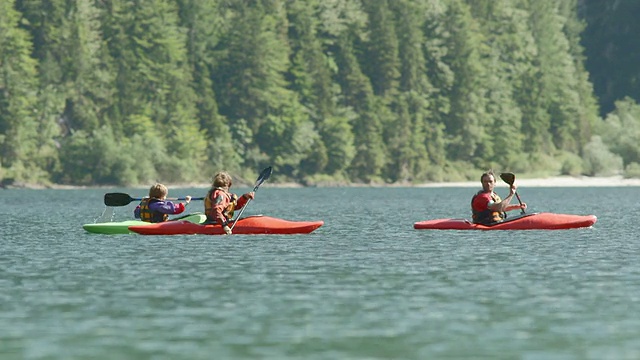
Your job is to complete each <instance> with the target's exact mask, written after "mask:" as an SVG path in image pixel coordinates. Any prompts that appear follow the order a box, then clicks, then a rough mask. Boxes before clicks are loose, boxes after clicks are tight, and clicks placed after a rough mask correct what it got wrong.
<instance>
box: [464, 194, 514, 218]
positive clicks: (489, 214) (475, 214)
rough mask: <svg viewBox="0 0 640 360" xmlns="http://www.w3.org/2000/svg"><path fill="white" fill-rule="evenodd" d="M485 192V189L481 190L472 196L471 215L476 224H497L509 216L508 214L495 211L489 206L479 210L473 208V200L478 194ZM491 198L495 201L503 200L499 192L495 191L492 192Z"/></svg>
mask: <svg viewBox="0 0 640 360" xmlns="http://www.w3.org/2000/svg"><path fill="white" fill-rule="evenodd" d="M483 192H484V190H480V191H478V192H477V193H476V194H475V195H474V196H473V198H471V211H472V214H471V217H472V219H473V222H474V223H476V224H485V225H489V224H495V223H497V222H500V221H502V220H504V219H505V218H506V217H507V216H506V215H507V214H505V213H504V212H500V211H493V210H491V209H489V208H487V209H486V210H483V211H477V210H476V209H474V208H473V201H474V200H475V199H476V196H478V195H480V194H482V193H483ZM491 200H492V201H493V202H494V203H499V202H501V201H502V199H501V198H500V196H498V194H496V193H494V192H492V193H491Z"/></svg>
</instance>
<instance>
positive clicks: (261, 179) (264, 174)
mask: <svg viewBox="0 0 640 360" xmlns="http://www.w3.org/2000/svg"><path fill="white" fill-rule="evenodd" d="M272 171H273V169H272V168H271V166H269V167H268V168H266V169H264V170H262V172H261V173H260V175H259V176H258V179H256V184H255V186H254V187H253V192H254V193H255V192H256V191H258V188H259V187H260V185H262V183H263V182H265V181H267V179H268V178H269V177H270V176H271V172H272ZM250 202H251V199H249V200H247V202H246V203H245V204H244V206H243V207H242V209H241V210H240V214H238V216H237V217H236V220H235V221H234V222H233V225H231V230H233V228H234V227H235V226H236V223H237V222H238V219H240V216H242V213H243V212H244V209H246V208H247V205H249V203H250Z"/></svg>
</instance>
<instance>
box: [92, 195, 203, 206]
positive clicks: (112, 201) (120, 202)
mask: <svg viewBox="0 0 640 360" xmlns="http://www.w3.org/2000/svg"><path fill="white" fill-rule="evenodd" d="M140 200H142V198H133V197H131V196H130V195H129V194H125V193H106V194H104V204H105V205H106V206H127V205H129V204H130V203H131V202H132V201H140ZM167 200H186V198H170V199H167ZM191 200H204V198H202V197H200V198H191Z"/></svg>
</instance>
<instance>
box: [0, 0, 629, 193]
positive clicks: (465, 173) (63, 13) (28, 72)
mask: <svg viewBox="0 0 640 360" xmlns="http://www.w3.org/2000/svg"><path fill="white" fill-rule="evenodd" d="M590 3H597V2H596V1H585V0H95V1H89V0H5V1H2V2H1V3H0V28H1V29H2V31H1V32H0V73H1V74H2V76H0V130H1V132H0V180H1V181H2V182H3V184H11V183H38V184H51V183H57V184H72V185H138V184H148V183H150V182H153V181H162V182H165V183H178V182H201V181H207V180H209V179H210V177H211V175H213V174H214V173H215V172H216V171H219V170H223V169H224V170H227V171H229V172H231V173H233V174H235V175H236V176H238V177H240V178H247V179H251V178H254V177H255V174H257V171H259V170H260V169H262V168H264V167H266V166H269V165H273V167H274V170H275V171H274V178H275V180H276V181H295V182H299V183H303V184H306V185H315V184H323V183H417V182H424V181H459V180H467V179H476V178H477V176H478V174H479V172H478V171H479V170H484V169H488V168H494V169H503V170H509V171H513V172H520V173H529V174H537V175H543V174H544V175H554V174H568V175H578V174H586V175H610V174H619V173H623V174H625V175H627V176H640V165H638V164H639V163H640V147H639V146H638V145H637V144H639V142H638V139H639V138H640V124H639V123H638V119H640V109H639V108H638V105H637V104H636V103H635V100H633V99H630V98H627V99H617V98H616V99H614V98H608V99H607V100H608V101H610V102H614V103H615V105H613V106H612V108H611V111H610V112H609V113H607V114H604V115H601V114H600V113H599V112H600V111H601V107H600V104H599V103H598V98H597V96H596V94H595V92H594V88H593V84H592V82H591V80H590V73H589V72H588V71H587V69H586V68H585V64H588V61H587V60H586V55H585V54H586V53H588V51H585V49H584V44H585V43H587V42H585V41H584V39H583V38H582V37H581V36H582V35H583V34H584V33H585V32H586V33H588V31H585V29H587V25H588V24H589V16H586V15H585V14H587V15H588V14H592V15H593V16H595V14H596V13H595V11H594V8H593V7H589V5H590ZM587 10H589V11H587ZM595 10H597V9H595ZM612 11H613V10H612ZM616 11H619V10H616ZM600 15H601V14H600ZM585 17H586V18H585ZM630 21H631V20H630ZM634 21H635V20H634ZM596 43H597V42H596ZM635 66H637V65H635ZM616 101H617V102H616Z"/></svg>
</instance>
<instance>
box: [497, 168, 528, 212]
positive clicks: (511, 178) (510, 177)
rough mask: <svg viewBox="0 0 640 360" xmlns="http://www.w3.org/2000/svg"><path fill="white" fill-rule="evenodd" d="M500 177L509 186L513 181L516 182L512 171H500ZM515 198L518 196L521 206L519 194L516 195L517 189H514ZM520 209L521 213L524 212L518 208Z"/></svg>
mask: <svg viewBox="0 0 640 360" xmlns="http://www.w3.org/2000/svg"><path fill="white" fill-rule="evenodd" d="M500 178H501V179H502V181H504V182H506V183H507V184H508V185H509V186H512V185H513V183H514V182H516V175H515V174H514V173H501V174H500ZM516 198H518V202H519V203H520V206H522V200H520V195H518V192H517V191H516ZM520 211H522V214H524V209H522V208H520Z"/></svg>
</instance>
